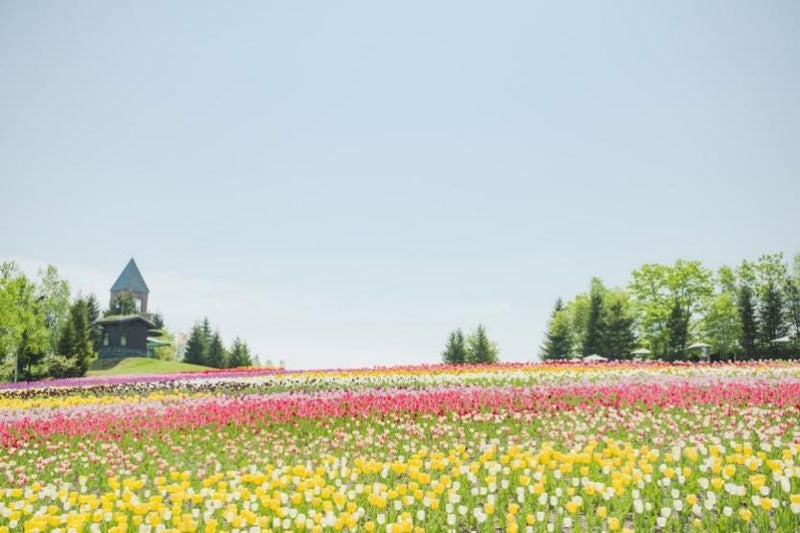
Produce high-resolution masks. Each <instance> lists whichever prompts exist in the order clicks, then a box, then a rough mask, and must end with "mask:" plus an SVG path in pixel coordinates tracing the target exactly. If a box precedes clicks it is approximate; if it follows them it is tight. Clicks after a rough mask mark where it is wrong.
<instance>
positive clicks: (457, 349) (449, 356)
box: [442, 329, 467, 365]
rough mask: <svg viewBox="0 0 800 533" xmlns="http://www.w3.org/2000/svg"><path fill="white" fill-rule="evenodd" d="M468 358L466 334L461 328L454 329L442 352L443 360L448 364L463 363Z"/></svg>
mask: <svg viewBox="0 0 800 533" xmlns="http://www.w3.org/2000/svg"><path fill="white" fill-rule="evenodd" d="M466 360H467V348H466V346H465V345H464V334H463V333H462V332H461V330H460V329H457V330H455V331H452V332H451V333H450V337H448V339H447V345H446V346H445V348H444V351H443V352H442V361H443V362H444V364H446V365H463V364H464V363H465V362H466Z"/></svg>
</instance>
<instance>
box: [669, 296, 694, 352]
mask: <svg viewBox="0 0 800 533" xmlns="http://www.w3.org/2000/svg"><path fill="white" fill-rule="evenodd" d="M667 332H668V333H669V337H668V342H667V359H668V360H670V361H677V360H680V359H683V358H684V357H686V348H687V346H688V345H689V315H688V314H687V313H686V311H685V309H684V307H683V305H681V302H679V301H678V300H675V302H674V303H673V304H672V310H671V311H670V314H669V319H668V320H667Z"/></svg>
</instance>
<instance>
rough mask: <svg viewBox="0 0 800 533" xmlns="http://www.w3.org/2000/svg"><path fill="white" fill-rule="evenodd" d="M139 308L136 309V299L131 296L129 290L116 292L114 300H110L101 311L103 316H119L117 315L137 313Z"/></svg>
mask: <svg viewBox="0 0 800 533" xmlns="http://www.w3.org/2000/svg"><path fill="white" fill-rule="evenodd" d="M138 312H139V310H138V309H136V300H134V299H133V296H132V295H131V293H129V292H123V293H121V294H118V295H117V297H116V298H114V300H112V301H111V305H110V306H109V308H108V309H107V310H106V312H105V313H103V315H104V316H119V315H135V314H136V313H138Z"/></svg>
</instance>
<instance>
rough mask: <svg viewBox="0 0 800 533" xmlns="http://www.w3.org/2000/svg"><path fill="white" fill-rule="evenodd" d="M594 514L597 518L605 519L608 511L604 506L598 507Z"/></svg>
mask: <svg viewBox="0 0 800 533" xmlns="http://www.w3.org/2000/svg"><path fill="white" fill-rule="evenodd" d="M596 512H597V516H599V517H600V518H605V517H606V516H608V509H606V507H605V505H601V506H600V507H598V508H597V511H596Z"/></svg>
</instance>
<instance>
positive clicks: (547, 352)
mask: <svg viewBox="0 0 800 533" xmlns="http://www.w3.org/2000/svg"><path fill="white" fill-rule="evenodd" d="M571 350H572V332H571V331H570V320H569V317H568V316H567V314H566V312H565V309H564V302H563V301H562V300H561V298H558V299H557V300H556V304H555V306H554V307H553V313H552V314H551V315H550V322H549V323H548V325H547V333H546V334H545V339H544V344H542V349H541V357H542V359H544V360H547V359H566V358H567V357H569V353H570V351H571Z"/></svg>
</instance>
